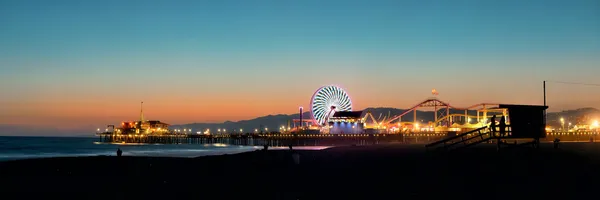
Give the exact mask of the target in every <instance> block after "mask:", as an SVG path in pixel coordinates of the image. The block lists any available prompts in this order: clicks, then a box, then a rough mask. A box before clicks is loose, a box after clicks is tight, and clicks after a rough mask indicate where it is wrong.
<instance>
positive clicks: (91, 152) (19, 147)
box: [0, 136, 327, 161]
mask: <svg viewBox="0 0 600 200" xmlns="http://www.w3.org/2000/svg"><path fill="white" fill-rule="evenodd" d="M117 148H121V150H122V151H123V155H124V156H161V157H198V156H206V155H223V154H235V153H242V152H247V151H254V150H257V149H261V148H262V147H258V146H240V145H227V144H108V143H99V142H98V138H90V137H12V136H0V161H6V160H18V159H27V158H43V157H65V156H99V155H105V156H109V155H110V156H114V155H116V151H117ZM323 148H327V147H308V148H306V147H305V148H303V149H312V150H318V149H323ZM269 149H285V148H283V147H280V148H272V147H269Z"/></svg>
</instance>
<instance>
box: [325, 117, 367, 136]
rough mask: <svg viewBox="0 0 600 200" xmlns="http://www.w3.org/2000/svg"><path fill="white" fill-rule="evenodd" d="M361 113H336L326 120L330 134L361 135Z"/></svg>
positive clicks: (362, 126) (362, 123) (362, 128)
mask: <svg viewBox="0 0 600 200" xmlns="http://www.w3.org/2000/svg"><path fill="white" fill-rule="evenodd" d="M362 113H363V111H338V112H335V113H333V115H332V116H331V117H329V119H328V123H329V133H330V134H361V133H363V132H364V131H363V130H364V125H365V124H364V121H363V120H362V117H361V116H362Z"/></svg>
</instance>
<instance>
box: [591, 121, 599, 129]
mask: <svg viewBox="0 0 600 200" xmlns="http://www.w3.org/2000/svg"><path fill="white" fill-rule="evenodd" d="M598 126H600V123H598V120H595V121H594V122H592V127H593V128H598Z"/></svg>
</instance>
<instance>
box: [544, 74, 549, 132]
mask: <svg viewBox="0 0 600 200" xmlns="http://www.w3.org/2000/svg"><path fill="white" fill-rule="evenodd" d="M544 106H546V81H544ZM547 120H548V119H547V117H546V109H544V125H546V121H547ZM544 128H546V127H544Z"/></svg>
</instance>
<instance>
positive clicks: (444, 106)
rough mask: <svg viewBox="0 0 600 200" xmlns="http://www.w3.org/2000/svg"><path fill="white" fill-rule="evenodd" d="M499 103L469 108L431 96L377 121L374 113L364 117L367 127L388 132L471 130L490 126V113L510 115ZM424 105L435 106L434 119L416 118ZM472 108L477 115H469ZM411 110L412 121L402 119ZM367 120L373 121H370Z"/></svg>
mask: <svg viewBox="0 0 600 200" xmlns="http://www.w3.org/2000/svg"><path fill="white" fill-rule="evenodd" d="M499 105H500V104H498V103H479V104H475V105H471V106H468V107H457V106H453V105H451V104H449V103H447V102H445V101H442V100H440V99H437V98H428V99H426V100H424V101H422V102H419V103H418V104H416V105H414V106H413V107H411V108H410V109H408V110H405V111H404V112H402V113H400V114H398V115H395V116H392V117H388V116H386V117H385V118H384V119H383V120H376V119H375V118H374V117H373V115H372V114H371V113H367V114H366V115H365V116H364V117H363V122H365V123H367V124H368V125H367V127H368V128H372V129H381V130H385V131H386V132H388V133H397V132H404V131H410V132H420V131H435V132H438V131H462V130H463V129H465V130H472V129H477V128H480V127H483V126H487V125H488V123H489V121H488V118H489V117H488V116H489V115H488V114H494V115H501V116H508V115H507V114H508V113H507V110H506V109H504V108H499V107H498V106H499ZM421 108H433V111H434V120H433V121H431V122H427V123H426V124H420V123H419V121H418V120H417V119H418V118H417V111H418V110H419V109H421ZM473 111H476V114H475V115H471V114H470V113H473ZM457 112H460V113H457ZM411 113H412V115H413V116H412V121H402V118H403V117H406V116H410V114H411ZM368 119H370V121H372V122H370V123H369V122H368V121H369V120H368ZM473 119H474V120H475V121H474V123H473V122H472V121H473Z"/></svg>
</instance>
